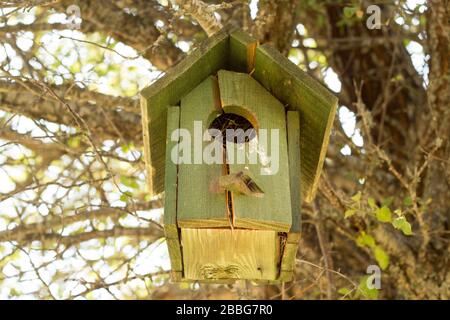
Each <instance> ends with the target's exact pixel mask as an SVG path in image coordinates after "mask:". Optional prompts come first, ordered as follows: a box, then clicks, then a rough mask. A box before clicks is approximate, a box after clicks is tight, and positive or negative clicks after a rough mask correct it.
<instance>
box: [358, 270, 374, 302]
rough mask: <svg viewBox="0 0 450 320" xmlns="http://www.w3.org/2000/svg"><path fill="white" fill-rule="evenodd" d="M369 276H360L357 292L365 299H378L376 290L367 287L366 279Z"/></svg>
mask: <svg viewBox="0 0 450 320" xmlns="http://www.w3.org/2000/svg"><path fill="white" fill-rule="evenodd" d="M368 278H369V276H365V277H362V278H361V281H360V282H359V286H358V292H359V293H360V294H361V295H362V296H363V297H364V298H366V299H371V300H375V299H378V290H377V289H376V288H373V289H369V288H368V287H367V279H368Z"/></svg>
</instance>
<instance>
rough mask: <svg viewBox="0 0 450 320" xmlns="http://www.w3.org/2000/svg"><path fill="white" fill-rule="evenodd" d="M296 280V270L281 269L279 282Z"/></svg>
mask: <svg viewBox="0 0 450 320" xmlns="http://www.w3.org/2000/svg"><path fill="white" fill-rule="evenodd" d="M292 280H294V272H292V271H281V272H280V277H279V278H278V281H279V282H290V281H292Z"/></svg>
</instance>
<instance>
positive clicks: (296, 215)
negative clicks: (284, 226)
mask: <svg viewBox="0 0 450 320" xmlns="http://www.w3.org/2000/svg"><path fill="white" fill-rule="evenodd" d="M286 122H287V137H288V138H287V140H288V156H289V178H290V180H289V182H290V189H291V206H292V227H291V230H289V233H300V230H301V212H300V210H301V190H300V187H301V186H300V167H301V166H300V161H301V160H300V158H301V156H300V136H301V133H300V118H299V112H298V111H288V112H287V114H286ZM291 238H292V237H291Z"/></svg>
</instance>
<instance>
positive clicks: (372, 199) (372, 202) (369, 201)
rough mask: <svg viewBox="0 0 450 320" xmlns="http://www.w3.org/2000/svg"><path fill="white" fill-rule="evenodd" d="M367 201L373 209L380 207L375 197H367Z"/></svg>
mask: <svg viewBox="0 0 450 320" xmlns="http://www.w3.org/2000/svg"><path fill="white" fill-rule="evenodd" d="M367 203H368V204H369V206H370V207H371V208H372V209H377V208H378V206H377V204H376V203H375V199H374V198H369V199H367Z"/></svg>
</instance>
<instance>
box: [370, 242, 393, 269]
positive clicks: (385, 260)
mask: <svg viewBox="0 0 450 320" xmlns="http://www.w3.org/2000/svg"><path fill="white" fill-rule="evenodd" d="M373 253H374V255H375V259H376V260H377V262H378V265H379V266H380V268H381V269H382V270H385V269H386V268H387V267H388V266H389V255H388V254H387V253H386V252H385V251H384V250H383V249H382V248H381V247H380V246H376V247H375V248H374V250H373Z"/></svg>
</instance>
